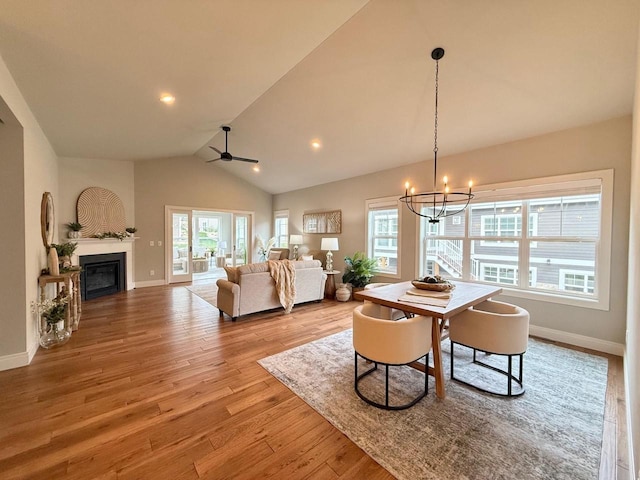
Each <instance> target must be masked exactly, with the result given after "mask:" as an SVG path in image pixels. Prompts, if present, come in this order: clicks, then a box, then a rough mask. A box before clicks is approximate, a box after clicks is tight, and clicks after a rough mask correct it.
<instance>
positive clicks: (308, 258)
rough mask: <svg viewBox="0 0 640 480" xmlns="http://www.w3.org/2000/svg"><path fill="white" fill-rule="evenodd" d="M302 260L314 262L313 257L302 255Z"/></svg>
mask: <svg viewBox="0 0 640 480" xmlns="http://www.w3.org/2000/svg"><path fill="white" fill-rule="evenodd" d="M300 260H305V261H307V260H313V255H300Z"/></svg>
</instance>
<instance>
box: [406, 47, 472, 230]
mask: <svg viewBox="0 0 640 480" xmlns="http://www.w3.org/2000/svg"><path fill="white" fill-rule="evenodd" d="M442 57H444V49H442V48H435V49H433V51H432V52H431V58H433V59H434V60H435V61H436V103H435V121H434V135H433V191H432V192H422V193H415V188H414V187H411V186H410V185H409V182H407V183H405V184H404V188H405V190H404V195H403V196H402V197H400V201H401V202H404V203H405V204H406V205H407V207H408V208H409V210H411V211H412V212H413V213H415V214H416V215H420V216H421V217H424V218H428V219H429V223H440V219H441V218H444V217H450V216H452V215H457V214H458V213H460V212H462V211H463V210H464V209H465V208H467V206H468V205H469V202H470V201H471V199H472V198H473V194H472V193H471V187H472V186H473V182H471V181H469V191H468V192H452V191H450V189H449V186H448V185H447V182H448V179H447V177H446V176H445V177H444V178H443V179H442V181H443V183H444V186H443V188H442V190H438V189H437V184H436V182H437V178H438V61H439V60H440V59H441V58H442Z"/></svg>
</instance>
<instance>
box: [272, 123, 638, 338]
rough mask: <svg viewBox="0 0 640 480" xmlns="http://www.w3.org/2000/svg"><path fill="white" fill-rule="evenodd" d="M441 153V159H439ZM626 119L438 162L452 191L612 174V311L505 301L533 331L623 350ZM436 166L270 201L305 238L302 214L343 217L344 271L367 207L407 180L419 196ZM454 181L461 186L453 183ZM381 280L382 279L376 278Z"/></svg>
mask: <svg viewBox="0 0 640 480" xmlns="http://www.w3.org/2000/svg"><path fill="white" fill-rule="evenodd" d="M479 128H481V127H479ZM443 147H444V146H441V148H440V152H441V153H444V148H443ZM630 158H631V117H630V116H625V117H621V118H616V119H612V120H609V121H605V122H601V123H597V124H593V125H587V126H584V127H579V128H573V129H569V130H563V131H559V132H553V133H550V134H547V135H541V136H538V137H533V138H528V139H524V140H519V141H515V142H510V143H506V144H502V145H496V146H492V147H488V148H483V149H480V150H475V151H471V152H466V153H463V154H459V155H452V156H445V157H443V158H442V159H439V162H438V168H439V169H440V171H441V172H442V175H444V174H447V175H448V176H449V178H450V179H452V180H451V182H452V187H456V186H462V185H464V184H466V182H467V181H468V180H469V177H470V176H472V178H473V180H474V183H475V184H476V185H488V184H493V183H499V182H509V181H516V180H524V179H531V178H541V177H548V176H554V175H563V174H569V173H577V172H585V171H591V170H602V169H609V168H612V169H614V177H615V178H614V189H615V192H614V214H613V232H612V256H611V259H612V266H611V272H612V275H611V308H610V310H609V311H601V310H593V309H586V308H581V307H570V306H566V305H559V304H553V303H548V302H542V301H535V300H525V299H522V298H517V299H513V298H511V299H509V300H507V301H513V302H514V303H517V304H518V305H522V306H524V307H525V308H527V309H528V310H529V311H530V313H531V323H532V325H535V326H539V327H544V328H548V329H552V330H560V331H562V332H567V333H570V334H576V335H584V336H586V337H590V338H595V339H599V340H603V341H605V342H613V343H614V344H616V345H622V344H623V343H624V325H625V317H626V282H627V263H628V261H627V251H628V235H629V228H628V227H629V190H630V185H629V175H630V163H631V162H630ZM432 168H433V161H432V160H429V161H425V162H420V163H416V164H413V165H407V166H404V167H399V168H394V169H390V170H386V171H383V172H377V173H373V174H369V175H363V176H360V177H355V178H351V179H347V180H342V181H339V182H333V183H329V184H325V185H320V186H316V187H311V188H307V189H303V190H297V191H293V192H288V193H282V194H278V195H275V196H274V210H286V209H288V210H289V233H294V234H295V233H301V232H302V215H303V213H305V212H313V211H323V210H342V233H341V234H340V235H337V237H338V238H339V245H340V250H339V251H338V252H335V253H334V266H335V268H336V269H339V270H342V269H344V261H343V259H344V256H345V255H352V254H353V253H354V252H356V251H366V243H365V242H366V234H365V233H366V232H365V200H366V199H371V198H380V197H388V196H396V197H399V196H400V194H401V193H402V192H403V189H404V183H405V181H409V182H410V183H411V184H412V185H416V186H417V188H418V190H420V189H421V188H425V187H426V188H429V187H430V185H431V181H432V178H433V173H432ZM455 182H459V184H456V183H455ZM400 231H401V245H400V249H401V260H400V262H401V276H402V280H410V279H413V278H415V275H416V274H417V272H416V266H417V264H418V262H417V251H418V248H417V247H418V246H417V236H418V233H417V232H418V222H417V217H416V216H415V215H413V214H411V213H410V212H409V211H408V210H407V209H406V208H403V209H402V211H401V219H400ZM321 237H322V235H318V234H315V235H314V234H311V235H304V245H305V246H308V247H309V248H310V249H318V248H319V247H320V238H321ZM377 280H378V281H384V280H385V279H384V278H383V277H380V278H379V279H377Z"/></svg>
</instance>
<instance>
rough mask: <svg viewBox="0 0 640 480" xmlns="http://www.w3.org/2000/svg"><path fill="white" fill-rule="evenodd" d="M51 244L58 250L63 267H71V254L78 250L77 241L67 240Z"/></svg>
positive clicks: (59, 260)
mask: <svg viewBox="0 0 640 480" xmlns="http://www.w3.org/2000/svg"><path fill="white" fill-rule="evenodd" d="M51 246H52V247H53V248H55V249H56V252H58V262H59V264H60V267H61V268H63V269H64V268H69V267H71V255H73V252H75V251H76V248H77V247H78V244H77V243H71V242H65V243H60V244H57V243H52V244H51Z"/></svg>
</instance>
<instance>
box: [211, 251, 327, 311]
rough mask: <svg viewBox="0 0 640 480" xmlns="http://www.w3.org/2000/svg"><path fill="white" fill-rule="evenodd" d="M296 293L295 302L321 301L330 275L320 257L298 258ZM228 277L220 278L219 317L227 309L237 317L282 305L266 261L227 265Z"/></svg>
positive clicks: (296, 265) (295, 264) (295, 263)
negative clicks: (317, 258) (302, 259)
mask: <svg viewBox="0 0 640 480" xmlns="http://www.w3.org/2000/svg"><path fill="white" fill-rule="evenodd" d="M293 264H294V267H295V269H296V281H295V286H296V296H295V301H294V304H295V305H297V304H300V303H305V302H313V301H321V300H322V299H323V298H324V285H325V282H326V281H327V275H326V274H325V273H324V272H323V271H322V264H321V263H320V261H318V260H307V261H295V262H293ZM225 270H227V276H228V279H227V280H224V279H219V280H218V281H217V282H216V284H217V285H218V298H217V306H218V310H220V317H223V316H224V313H226V314H227V315H228V316H230V317H231V319H232V320H233V321H235V320H236V319H237V318H238V317H239V316H241V315H248V314H250V313H256V312H262V311H265V310H272V309H276V308H282V305H281V304H280V300H279V299H278V294H277V293H276V287H275V282H274V281H273V278H271V274H270V272H269V266H268V263H267V262H263V263H250V264H248V265H242V266H240V267H237V268H235V269H234V268H229V267H227V268H226V269H225Z"/></svg>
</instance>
